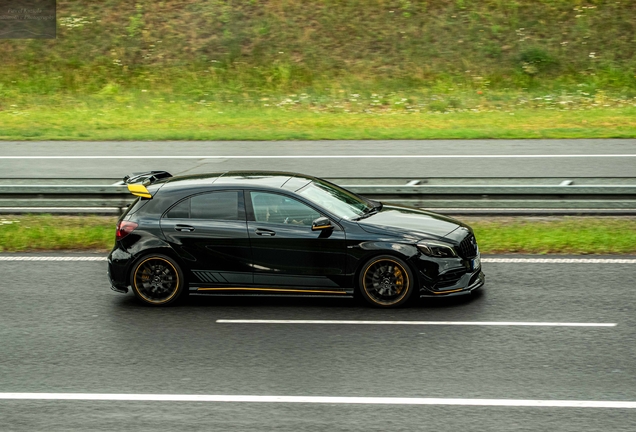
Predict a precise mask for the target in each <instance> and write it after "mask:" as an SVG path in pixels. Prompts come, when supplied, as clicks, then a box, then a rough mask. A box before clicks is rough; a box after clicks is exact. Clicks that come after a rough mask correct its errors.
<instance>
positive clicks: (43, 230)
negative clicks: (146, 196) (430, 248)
mask: <svg viewBox="0 0 636 432" xmlns="http://www.w3.org/2000/svg"><path fill="white" fill-rule="evenodd" d="M465 219H466V221H467V222H468V223H469V224H470V225H471V226H472V227H473V228H474V230H475V234H476V236H477V240H478V242H479V247H480V249H481V251H482V253H484V254H493V253H525V254H548V253H550V254H634V253H636V219H634V218H612V217H603V218H588V217H563V218H544V219H537V218H509V217H507V218H488V220H485V219H483V218H465ZM7 222H11V223H7ZM115 223H116V218H114V217H98V216H50V215H27V216H4V217H2V218H0V251H2V252H27V251H53V250H79V251H81V250H84V251H85V250H90V251H102V252H106V251H108V250H110V248H111V247H112V246H113V244H114V236H115Z"/></svg>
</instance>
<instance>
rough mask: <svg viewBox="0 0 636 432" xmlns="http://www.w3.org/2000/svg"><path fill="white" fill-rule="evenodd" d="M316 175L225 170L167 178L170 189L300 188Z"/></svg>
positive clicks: (166, 181)
mask: <svg viewBox="0 0 636 432" xmlns="http://www.w3.org/2000/svg"><path fill="white" fill-rule="evenodd" d="M315 179H316V178H315V177H312V176H307V175H304V174H298V173H291V172H284V171H225V172H218V173H208V174H194V175H187V176H176V177H170V178H168V179H166V180H165V183H166V186H169V188H170V189H177V188H178V189H181V188H191V187H200V186H212V185H214V186H215V187H218V186H226V187H227V186H229V187H241V188H243V187H265V188H274V189H279V188H283V186H287V187H285V189H289V190H298V189H299V188H300V187H302V186H304V185H306V184H307V183H309V182H310V181H313V180H315Z"/></svg>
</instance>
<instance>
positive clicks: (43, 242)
mask: <svg viewBox="0 0 636 432" xmlns="http://www.w3.org/2000/svg"><path fill="white" fill-rule="evenodd" d="M116 223H117V219H116V218H113V217H100V216H51V215H25V216H7V215H5V216H0V252H21V251H42V250H50V251H53V250H83V251H86V250H98V251H106V250H109V249H110V248H111V247H112V246H113V244H114V242H115V225H116Z"/></svg>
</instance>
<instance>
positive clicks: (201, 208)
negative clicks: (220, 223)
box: [190, 191, 239, 220]
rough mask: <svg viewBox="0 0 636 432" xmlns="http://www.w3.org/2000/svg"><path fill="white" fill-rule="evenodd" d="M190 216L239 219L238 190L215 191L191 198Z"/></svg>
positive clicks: (193, 217)
mask: <svg viewBox="0 0 636 432" xmlns="http://www.w3.org/2000/svg"><path fill="white" fill-rule="evenodd" d="M190 201H192V202H191V203H190V218H192V219H214V220H238V219H239V217H238V192H236V191H234V192H214V193H209V194H202V195H195V196H193V197H192V198H190Z"/></svg>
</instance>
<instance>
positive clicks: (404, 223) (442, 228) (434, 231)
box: [358, 205, 466, 238]
mask: <svg viewBox="0 0 636 432" xmlns="http://www.w3.org/2000/svg"><path fill="white" fill-rule="evenodd" d="M358 225H360V227H361V228H362V229H363V230H365V231H367V232H371V233H375V234H384V233H386V232H387V231H393V232H399V233H408V234H411V235H416V236H418V237H429V238H430V237H444V236H446V235H448V234H450V233H451V232H453V231H455V230H456V229H457V228H459V227H465V226H466V225H465V224H463V223H461V222H459V221H458V220H455V219H453V218H450V217H447V216H442V215H439V214H436V213H432V212H427V211H425V210H419V209H415V208H410V207H401V206H393V205H391V206H389V205H385V206H383V207H382V210H380V211H379V212H378V213H376V214H374V215H371V216H369V217H367V218H364V219H361V220H359V221H358Z"/></svg>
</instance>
